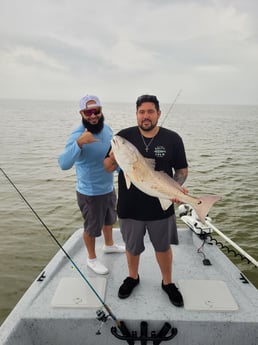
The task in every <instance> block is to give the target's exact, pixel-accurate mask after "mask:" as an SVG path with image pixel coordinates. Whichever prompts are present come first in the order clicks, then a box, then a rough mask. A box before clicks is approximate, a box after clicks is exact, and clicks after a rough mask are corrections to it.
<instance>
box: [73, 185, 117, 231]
mask: <svg viewBox="0 0 258 345" xmlns="http://www.w3.org/2000/svg"><path fill="white" fill-rule="evenodd" d="M77 202H78V205H79V208H80V210H81V213H82V216H83V219H84V231H86V232H87V233H88V234H89V235H90V236H92V237H99V236H101V229H102V227H103V225H113V224H114V223H115V222H116V219H117V213H116V193H115V191H113V192H111V193H108V194H105V195H96V196H88V195H84V194H81V193H79V192H77Z"/></svg>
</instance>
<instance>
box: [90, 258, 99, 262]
mask: <svg viewBox="0 0 258 345" xmlns="http://www.w3.org/2000/svg"><path fill="white" fill-rule="evenodd" d="M88 261H89V262H94V261H97V258H94V259H90V258H88Z"/></svg>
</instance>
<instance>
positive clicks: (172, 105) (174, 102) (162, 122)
mask: <svg viewBox="0 0 258 345" xmlns="http://www.w3.org/2000/svg"><path fill="white" fill-rule="evenodd" d="M181 92H182V90H181V89H180V90H179V91H178V93H177V94H176V97H175V99H174V101H173V103H172V104H171V106H170V107H169V109H168V111H167V114H166V115H165V117H164V118H163V120H162V121H161V124H160V127H162V125H163V124H164V122H165V121H166V119H167V117H168V115H169V114H170V112H171V111H172V109H173V108H174V105H175V104H176V101H177V99H178V97H179V96H180V93H181Z"/></svg>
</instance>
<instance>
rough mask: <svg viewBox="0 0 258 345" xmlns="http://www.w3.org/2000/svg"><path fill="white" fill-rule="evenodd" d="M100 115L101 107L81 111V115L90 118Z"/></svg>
mask: <svg viewBox="0 0 258 345" xmlns="http://www.w3.org/2000/svg"><path fill="white" fill-rule="evenodd" d="M100 113H101V107H97V108H92V109H84V110H83V114H84V115H85V116H89V117H90V116H92V115H98V114H100Z"/></svg>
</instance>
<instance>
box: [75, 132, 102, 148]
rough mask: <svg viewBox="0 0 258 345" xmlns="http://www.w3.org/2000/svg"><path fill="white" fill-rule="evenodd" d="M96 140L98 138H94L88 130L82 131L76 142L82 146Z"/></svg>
mask: <svg viewBox="0 0 258 345" xmlns="http://www.w3.org/2000/svg"><path fill="white" fill-rule="evenodd" d="M96 141H99V139H95V138H94V136H93V134H92V133H91V132H89V131H87V130H86V131H85V132H83V133H82V135H81V136H80V137H79V138H78V139H77V144H78V145H79V146H80V148H82V145H83V144H91V143H94V142H96Z"/></svg>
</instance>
